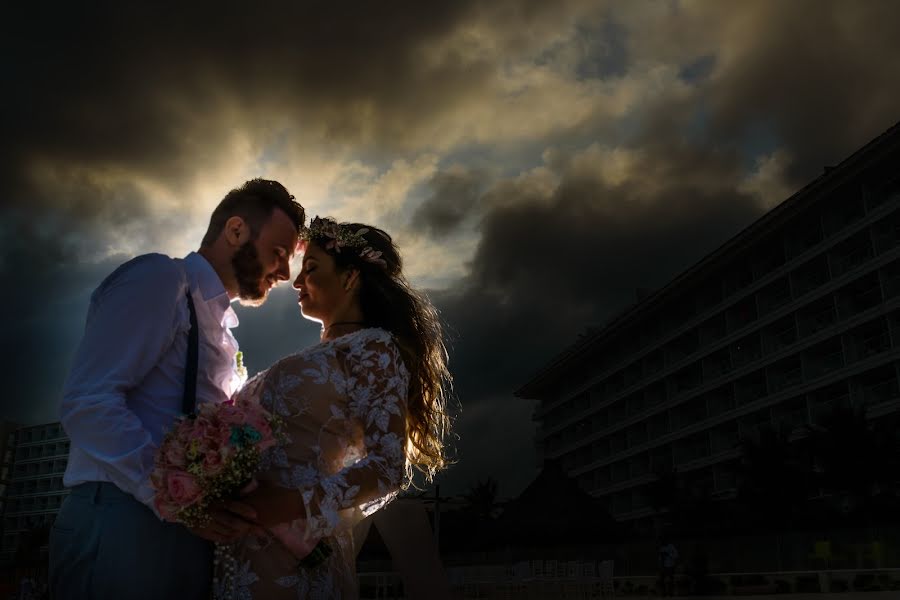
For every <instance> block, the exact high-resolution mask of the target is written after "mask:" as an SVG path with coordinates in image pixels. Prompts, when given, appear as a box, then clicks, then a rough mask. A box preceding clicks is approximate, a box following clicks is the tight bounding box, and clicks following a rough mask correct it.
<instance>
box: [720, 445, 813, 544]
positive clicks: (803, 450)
mask: <svg viewBox="0 0 900 600" xmlns="http://www.w3.org/2000/svg"><path fill="white" fill-rule="evenodd" d="M740 448H741V461H740V463H739V465H738V467H737V474H738V478H739V483H738V500H739V501H740V502H741V503H742V504H743V505H744V506H745V508H746V509H747V511H748V516H749V517H751V518H753V519H754V520H756V521H757V524H758V525H768V526H769V527H773V528H775V529H778V530H781V529H784V528H785V527H786V526H787V525H789V524H790V523H791V521H792V520H793V519H794V518H795V517H797V516H798V515H799V514H800V513H801V511H802V507H803V505H804V504H805V503H806V501H807V498H808V497H809V493H810V491H811V490H813V489H814V484H813V477H812V464H811V460H810V456H809V452H808V451H807V447H806V445H805V444H803V443H802V442H799V441H797V442H792V441H791V439H790V433H789V432H788V431H787V430H781V429H773V428H762V429H760V430H759V437H758V439H753V438H745V439H743V440H741V443H740Z"/></svg>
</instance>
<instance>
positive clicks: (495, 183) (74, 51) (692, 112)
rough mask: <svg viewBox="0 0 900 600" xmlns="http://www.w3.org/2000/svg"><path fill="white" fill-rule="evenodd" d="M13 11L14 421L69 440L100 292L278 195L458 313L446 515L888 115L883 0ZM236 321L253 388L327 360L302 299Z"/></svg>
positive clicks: (524, 459) (2, 39)
mask: <svg viewBox="0 0 900 600" xmlns="http://www.w3.org/2000/svg"><path fill="white" fill-rule="evenodd" d="M17 4H18V6H17V7H15V8H6V9H4V26H3V27H2V29H3V35H2V36H0V46H2V54H0V64H2V67H3V68H2V73H3V76H4V81H3V94H2V96H0V107H2V110H0V122H2V129H0V132H2V137H0V139H2V142H0V198H2V202H0V207H2V208H0V210H2V221H0V239H2V243H3V246H4V249H5V251H4V252H3V253H2V255H0V277H2V285H3V292H4V293H3V298H2V300H0V303H2V304H0V309H2V314H3V319H4V322H3V337H2V357H0V360H2V364H3V376H4V379H5V380H6V385H5V386H4V387H5V390H4V394H3V397H2V403H0V417H3V418H6V419H9V420H13V421H16V422H19V423H22V424H36V423H41V422H48V421H54V420H57V413H56V409H57V405H58V401H59V397H60V390H61V387H62V382H63V380H64V378H65V375H66V372H67V369H68V366H69V363H70V361H71V357H72V355H73V352H74V349H75V346H76V344H77V342H78V339H79V336H80V333H81V331H82V329H83V324H84V316H85V311H86V308H87V302H88V298H89V296H90V293H91V291H92V290H93V288H94V287H95V286H96V285H97V284H98V283H99V282H100V280H101V279H102V278H103V277H104V276H105V275H106V274H108V273H109V272H110V271H111V270H112V269H113V268H114V267H115V266H116V265H117V264H119V263H120V262H122V261H124V260H126V259H128V258H131V257H133V256H136V255H138V254H142V253H145V252H163V253H166V254H169V255H171V256H183V255H184V254H186V253H187V252H189V251H191V250H194V249H196V248H197V246H198V243H199V240H200V238H201V236H202V234H203V232H204V230H205V227H206V224H207V221H208V218H209V213H210V211H211V210H212V208H213V207H214V206H215V205H216V203H217V202H218V201H219V200H220V199H221V198H222V196H223V195H224V194H225V193H226V192H227V191H228V190H229V189H231V188H232V187H235V186H237V185H239V184H240V183H242V182H243V181H245V180H246V179H249V178H252V177H256V176H262V177H267V178H274V179H278V180H279V181H281V182H282V183H284V184H285V185H286V186H287V188H288V189H289V190H290V191H291V192H292V193H293V194H294V195H296V196H297V198H298V199H299V200H300V201H301V202H302V203H303V204H304V205H305V206H306V208H307V210H308V214H309V215H316V214H320V215H331V216H334V217H337V218H338V219H353V220H356V221H364V222H370V223H373V224H375V225H378V226H380V227H383V228H385V229H386V230H387V231H389V232H390V233H391V234H393V235H394V236H395V239H396V240H397V241H398V243H399V244H400V246H401V249H402V250H403V252H404V256H405V260H406V269H407V272H408V274H409V275H410V276H411V279H412V280H413V282H414V283H416V284H417V285H418V286H420V287H423V288H425V289H427V290H429V293H430V295H431V297H432V299H433V300H434V302H435V303H436V304H437V305H438V307H439V308H440V309H441V311H442V313H443V316H444V318H445V321H446V323H447V327H448V331H449V332H450V338H451V339H450V342H451V354H452V356H451V359H452V364H451V367H452V370H453V372H454V374H455V376H456V384H457V385H456V391H457V395H458V397H459V403H460V405H461V407H462V410H461V413H460V414H459V415H458V419H457V423H456V429H457V432H458V434H459V436H460V438H459V441H458V442H457V444H456V445H457V448H458V458H459V463H458V464H457V465H456V466H454V467H452V468H451V469H450V470H449V471H448V472H446V473H445V474H443V475H442V476H441V479H440V481H441V482H442V483H444V484H445V486H446V487H445V488H443V489H446V490H448V491H451V492H453V491H462V490H464V489H465V487H466V486H467V485H468V484H469V483H470V482H473V481H475V480H476V479H478V478H480V477H485V476H487V475H494V476H496V477H497V478H498V480H499V482H500V491H501V494H502V495H504V496H510V495H513V494H516V493H518V491H520V490H521V488H522V487H523V486H524V485H525V484H527V483H528V481H529V480H530V478H531V477H533V475H534V474H535V472H536V470H537V467H536V464H535V455H534V449H533V432H534V423H533V422H532V421H531V415H532V413H533V411H534V408H535V407H534V406H533V404H531V403H530V402H527V401H522V400H518V399H516V398H514V397H513V395H512V393H513V391H514V390H515V389H516V388H517V387H518V386H519V385H521V384H523V383H525V382H526V381H527V380H528V379H529V378H530V376H531V375H532V374H534V373H535V371H536V370H537V369H539V368H540V367H541V366H542V365H543V364H545V363H546V362H547V361H548V360H549V359H550V358H552V357H553V356H554V355H555V354H557V353H558V352H559V351H560V350H562V349H563V348H564V347H565V346H566V345H568V344H569V343H571V342H572V341H574V340H575V338H576V336H577V335H578V333H579V332H581V331H583V330H584V329H585V328H587V327H589V326H596V325H600V324H602V323H603V322H604V321H605V320H607V319H608V318H609V317H611V316H613V315H614V314H616V313H617V312H619V311H621V310H623V309H624V308H626V307H627V306H628V304H629V303H630V302H632V300H633V299H634V295H635V289H636V288H657V287H659V286H661V285H662V284H664V283H665V282H666V281H667V280H669V279H670V278H672V277H673V276H675V275H676V274H677V273H678V272H680V271H681V270H683V269H685V268H687V267H688V266H690V265H691V264H693V263H694V262H695V261H697V260H698V259H700V258H701V257H702V256H703V255H704V254H706V253H708V252H709V251H711V250H713V249H714V248H715V247H717V246H718V245H719V244H721V243H722V242H724V241H725V240H727V239H728V238H729V237H731V236H732V235H734V234H735V233H736V232H738V231H739V230H740V229H742V228H743V227H745V226H746V225H748V224H750V223H751V222H752V221H753V220H754V219H756V218H758V217H759V216H760V215H762V214H763V213H764V212H765V211H766V210H767V209H768V208H770V207H772V206H773V205H775V204H777V203H778V202H780V201H782V200H784V199H785V198H787V197H788V196H789V195H790V194H791V193H792V192H793V191H795V190H796V189H798V188H799V187H801V186H802V185H803V184H805V183H806V182H808V181H809V180H811V179H812V178H814V177H816V176H818V175H819V174H820V173H821V172H822V168H823V166H824V165H828V164H833V163H835V162H838V161H839V160H841V159H843V158H845V157H846V156H847V155H849V154H850V153H852V152H853V151H854V150H855V149H856V148H858V147H859V146H861V145H862V144H864V143H865V142H867V141H868V140H870V139H871V138H873V137H874V136H876V135H878V134H879V133H881V132H882V131H884V130H885V129H887V128H888V127H890V126H891V125H893V124H894V123H895V122H897V120H898V119H900V109H898V107H900V36H898V35H897V34H896V24H897V23H900V2H896V1H892V0H883V1H879V0H845V1H827V0H790V1H778V0H771V1H768V0H760V1H754V0H742V1H740V2H738V1H728V2H724V1H721V0H710V1H708V2H700V1H687V0H685V1H656V2H651V1H638V0H635V1H628V2H625V1H620V2H602V1H597V0H594V1H589V2H587V1H577V0H576V1H567V0H566V1H559V0H554V1H553V2H547V1H545V0H534V1H532V2H527V1H513V0H491V1H489V2H488V1H485V2H474V1H466V0H453V1H448V2H437V1H427V2H423V1H421V0H415V1H409V2H366V3H362V2H360V3H357V2H334V1H332V2H305V3H304V2H284V3H266V2H262V3H247V2H232V3H229V2H216V3H209V4H207V5H205V6H204V5H201V4H195V3H190V4H192V6H193V7H184V6H177V7H175V6H174V5H173V6H172V7H168V8H166V7H164V6H163V5H162V4H160V3H146V5H145V6H143V7H128V6H125V4H131V3H119V2H114V3H109V4H108V5H107V6H102V3H92V5H93V8H85V7H84V6H82V3H66V4H62V3H60V4H59V5H49V4H46V3H25V2H20V3H17ZM32 4H34V5H35V6H31V5H32ZM26 13H27V14H26ZM238 311H239V316H240V319H241V324H240V326H239V328H238V329H236V330H235V334H236V336H237V338H238V339H239V341H240V343H241V347H242V349H243V350H244V352H245V356H246V361H247V363H248V365H249V368H250V371H251V372H255V371H257V370H260V369H263V368H265V367H266V366H267V365H268V364H270V363H271V362H273V361H274V360H276V359H277V358H278V357H280V356H283V355H285V354H287V353H290V352H292V351H295V350H297V349H299V348H302V347H304V346H306V345H308V344H311V343H314V342H315V341H316V340H317V338H318V330H317V328H316V326H314V325H313V324H311V323H308V322H304V321H302V320H301V319H300V318H299V313H298V310H297V307H296V297H295V295H294V294H293V293H292V292H291V290H290V289H289V287H288V286H284V287H283V288H279V289H277V290H276V291H275V292H274V293H273V296H272V298H271V299H270V301H269V302H268V303H267V304H266V305H265V306H264V307H262V308H259V309H244V308H239V309H238ZM136 318H139V316H136ZM123 335H125V336H127V335H128V334H127V332H123ZM443 489H442V491H443Z"/></svg>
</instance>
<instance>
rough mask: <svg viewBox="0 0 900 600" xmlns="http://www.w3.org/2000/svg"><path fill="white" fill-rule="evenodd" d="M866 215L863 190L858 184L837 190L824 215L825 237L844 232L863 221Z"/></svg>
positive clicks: (827, 203)
mask: <svg viewBox="0 0 900 600" xmlns="http://www.w3.org/2000/svg"><path fill="white" fill-rule="evenodd" d="M865 214H866V209H865V206H864V204H863V196H862V188H861V186H860V185H859V184H858V183H851V184H848V185H846V186H844V187H843V188H840V189H838V190H835V191H834V192H832V194H831V198H829V200H828V201H827V202H826V204H825V207H824V209H823V213H822V224H823V226H824V228H825V235H826V236H830V235H834V234H836V233H838V232H840V231H843V230H844V229H846V228H847V227H849V226H850V225H852V224H853V223H856V222H857V221H859V220H860V219H862V218H863V217H864V216H865Z"/></svg>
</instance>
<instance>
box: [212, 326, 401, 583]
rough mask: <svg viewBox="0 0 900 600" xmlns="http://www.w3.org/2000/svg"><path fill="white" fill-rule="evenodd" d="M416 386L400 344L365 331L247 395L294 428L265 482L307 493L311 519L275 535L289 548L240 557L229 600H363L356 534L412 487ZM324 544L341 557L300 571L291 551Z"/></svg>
mask: <svg viewBox="0 0 900 600" xmlns="http://www.w3.org/2000/svg"><path fill="white" fill-rule="evenodd" d="M408 386H409V373H408V372H407V370H406V367H405V366H404V364H403V361H402V360H401V358H400V352H399V350H398V348H397V345H396V344H395V343H394V341H393V338H392V337H391V335H390V334H389V333H388V332H386V331H384V330H382V329H363V330H360V331H357V332H354V333H351V334H349V335H345V336H342V337H340V338H337V339H335V340H331V341H328V342H324V343H321V344H318V345H316V346H313V347H311V348H308V349H306V350H304V351H302V352H300V353H298V354H294V355H292V356H289V357H287V358H285V359H282V360H281V361H279V362H277V363H276V364H275V365H273V366H272V367H271V368H269V369H268V370H266V371H263V372H261V373H259V374H258V375H256V376H255V377H253V378H252V379H250V380H249V381H248V382H247V384H246V385H245V386H244V387H243V389H241V391H239V392H238V396H239V397H240V398H241V399H250V400H254V401H258V402H260V403H262V405H263V406H264V407H265V408H266V409H267V410H269V411H271V412H273V413H275V414H277V415H279V416H280V417H281V418H282V419H283V420H284V421H285V424H286V431H287V434H288V437H289V441H288V442H287V443H286V444H285V445H283V446H280V447H275V448H271V449H269V450H268V451H267V452H266V454H265V455H264V457H263V465H264V466H263V469H262V471H261V472H260V474H259V475H258V478H259V479H260V480H263V481H267V482H269V483H272V484H275V485H280V486H283V487H290V488H296V489H299V490H300V491H301V495H302V498H303V504H304V507H305V509H306V515H307V518H306V519H299V520H297V521H294V522H292V523H287V524H284V525H282V526H279V527H278V528H275V531H276V533H277V535H278V537H279V538H280V539H281V542H282V543H277V542H272V541H269V542H265V541H261V540H253V539H250V540H247V541H245V542H242V543H239V544H237V545H236V546H234V547H233V548H232V549H231V554H232V557H233V560H234V562H233V565H234V566H233V569H235V575H238V576H236V577H234V579H233V581H234V586H233V589H232V591H231V594H229V596H231V597H230V598H228V600H232V599H233V598H240V599H241V600H244V599H247V600H249V599H252V598H266V599H269V598H272V599H280V598H285V599H287V598H290V599H292V600H294V599H301V598H345V599H346V598H355V597H356V596H357V590H356V568H355V562H356V557H355V552H354V540H353V525H355V524H356V523H357V522H359V521H360V520H362V519H363V518H365V517H366V516H368V515H370V514H372V513H373V512H375V511H376V510H378V509H379V508H381V507H383V506H384V505H386V504H387V503H388V502H390V501H391V500H392V499H393V498H394V497H395V496H396V495H397V492H398V491H399V489H400V486H401V484H402V483H403V479H404V477H405V475H406V459H405V455H404V444H405V443H406V395H407V389H408ZM318 538H324V539H325V540H326V541H327V542H328V544H329V545H330V546H331V548H332V549H333V551H334V552H333V553H332V554H331V556H330V557H329V558H328V559H327V560H326V561H325V562H324V563H322V564H320V565H319V566H317V567H315V568H300V567H298V566H297V562H298V558H297V557H296V556H295V555H294V554H292V553H291V551H290V550H289V548H291V547H296V545H297V544H292V543H291V542H292V541H296V540H300V541H303V542H305V543H307V544H308V543H310V541H311V540H312V541H315V540H316V539H318ZM219 569H220V567H217V575H218V576H221V575H222V574H221V573H219V572H218V570H219ZM216 597H217V598H220V599H222V600H224V599H225V596H224V595H222V594H221V593H217V594H216Z"/></svg>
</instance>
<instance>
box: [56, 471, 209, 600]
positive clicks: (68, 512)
mask: <svg viewBox="0 0 900 600" xmlns="http://www.w3.org/2000/svg"><path fill="white" fill-rule="evenodd" d="M212 560H213V546H212V544H211V543H209V542H207V541H206V540H203V539H201V538H198V537H196V536H194V535H193V534H191V532H189V531H188V530H187V529H185V528H184V527H183V526H181V525H176V524H174V523H166V522H164V521H160V520H159V518H157V516H156V515H155V514H153V511H151V510H150V509H149V508H147V507H146V506H144V505H143V504H141V503H140V502H138V501H137V500H135V499H134V497H133V496H131V495H130V494H126V493H125V492H122V491H121V490H119V488H117V487H116V486H115V485H113V484H111V483H84V484H81V485H78V486H75V487H74V488H72V492H71V493H70V494H69V496H68V497H67V498H66V499H65V501H64V502H63V505H62V508H61V509H60V511H59V514H58V515H57V517H56V522H55V523H54V525H53V528H52V529H51V530H50V597H51V598H53V599H55V600H124V599H129V600H130V599H132V598H134V599H135V600H138V599H143V598H146V599H148V600H149V599H151V598H152V599H153V600H164V599H168V598H173V599H176V598H177V599H179V600H180V599H184V600H208V599H209V598H210V594H211V590H212V566H213V565H212Z"/></svg>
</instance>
